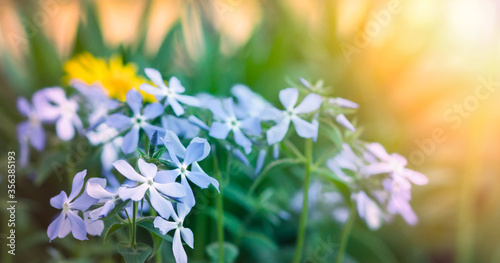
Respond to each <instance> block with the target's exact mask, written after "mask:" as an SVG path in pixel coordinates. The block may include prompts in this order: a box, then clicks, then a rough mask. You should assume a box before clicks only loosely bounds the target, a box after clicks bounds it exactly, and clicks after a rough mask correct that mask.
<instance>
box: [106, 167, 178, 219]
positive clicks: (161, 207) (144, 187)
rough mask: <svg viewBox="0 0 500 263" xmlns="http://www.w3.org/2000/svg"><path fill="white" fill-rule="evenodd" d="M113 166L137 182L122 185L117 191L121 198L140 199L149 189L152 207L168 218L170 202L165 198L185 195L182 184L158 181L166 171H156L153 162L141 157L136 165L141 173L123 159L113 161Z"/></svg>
mask: <svg viewBox="0 0 500 263" xmlns="http://www.w3.org/2000/svg"><path fill="white" fill-rule="evenodd" d="M113 166H114V167H115V168H116V170H118V172H120V173H121V174H122V175H123V176H125V177H127V178H128V179H130V180H132V181H134V182H137V185H136V186H129V187H123V188H121V189H120V190H119V191H118V194H119V196H120V198H121V199H122V200H124V201H125V200H128V199H131V200H132V201H136V202H137V201H140V200H142V199H143V198H144V195H145V194H146V191H148V190H149V199H150V201H151V205H152V206H153V208H154V209H155V210H156V211H157V212H158V213H159V214H160V215H161V216H163V217H165V218H168V217H170V214H171V213H172V212H173V209H172V204H171V203H170V201H168V200H167V199H165V197H168V198H170V199H178V198H181V197H184V196H186V190H185V189H184V186H182V185H181V184H179V183H175V182H173V181H170V182H165V183H159V182H157V179H158V178H162V177H164V176H166V174H165V173H167V172H168V171H158V167H156V165H155V164H152V163H147V162H146V161H144V160H143V159H139V161H138V166H139V171H140V172H141V174H139V173H138V172H136V171H135V170H134V168H133V167H132V166H131V165H130V164H128V163H127V162H126V161H125V160H118V161H116V162H114V163H113Z"/></svg>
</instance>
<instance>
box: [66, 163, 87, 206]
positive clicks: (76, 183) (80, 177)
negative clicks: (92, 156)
mask: <svg viewBox="0 0 500 263" xmlns="http://www.w3.org/2000/svg"><path fill="white" fill-rule="evenodd" d="M85 175H87V170H83V171H81V172H79V173H77V174H76V175H75V177H74V178H73V185H72V188H71V193H70V194H69V197H68V201H69V202H71V201H72V200H73V199H75V197H76V196H77V195H78V194H79V193H80V191H81V190H82V187H83V181H84V179H85Z"/></svg>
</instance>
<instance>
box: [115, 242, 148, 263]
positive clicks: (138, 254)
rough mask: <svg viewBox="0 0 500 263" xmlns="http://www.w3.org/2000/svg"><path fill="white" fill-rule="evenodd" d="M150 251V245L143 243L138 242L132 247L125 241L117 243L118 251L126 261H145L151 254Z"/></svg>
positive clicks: (129, 262) (133, 262)
mask: <svg viewBox="0 0 500 263" xmlns="http://www.w3.org/2000/svg"><path fill="white" fill-rule="evenodd" d="M151 251H152V250H151V247H150V246H148V245H146V244H143V243H138V244H136V245H135V246H133V247H131V246H130V245H129V244H127V243H121V244H119V245H118V253H120V255H122V257H123V258H124V259H125V262H127V263H143V262H146V259H147V258H148V257H149V255H150V254H151Z"/></svg>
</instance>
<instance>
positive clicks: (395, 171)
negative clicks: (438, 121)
mask: <svg viewBox="0 0 500 263" xmlns="http://www.w3.org/2000/svg"><path fill="white" fill-rule="evenodd" d="M366 149H367V150H368V151H369V152H371V153H372V154H373V155H375V156H376V157H377V158H378V161H377V162H375V163H372V164H370V165H368V166H366V167H364V168H363V173H364V174H367V175H373V174H381V173H388V174H389V175H390V176H391V177H392V178H393V179H396V178H400V179H401V180H405V181H409V182H412V183H414V184H417V185H424V184H427V183H428V182H429V180H428V179H427V177H426V176H425V175H423V174H421V173H419V172H416V171H413V170H410V169H408V168H406V165H407V164H408V162H407V161H406V158H404V157H403V156H401V155H399V154H397V153H393V154H390V155H389V154H388V153H387V151H386V150H385V149H384V147H383V146H382V145H380V144H379V143H371V144H368V145H367V146H366ZM408 184H409V183H408Z"/></svg>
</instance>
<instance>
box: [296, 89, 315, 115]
mask: <svg viewBox="0 0 500 263" xmlns="http://www.w3.org/2000/svg"><path fill="white" fill-rule="evenodd" d="M320 106H321V96H320V95H318V94H315V93H311V94H309V95H307V96H306V97H305V98H304V99H303V100H302V102H301V103H300V104H299V106H297V108H295V113H297V114H302V113H309V112H312V111H315V110H317V109H319V107H320Z"/></svg>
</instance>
